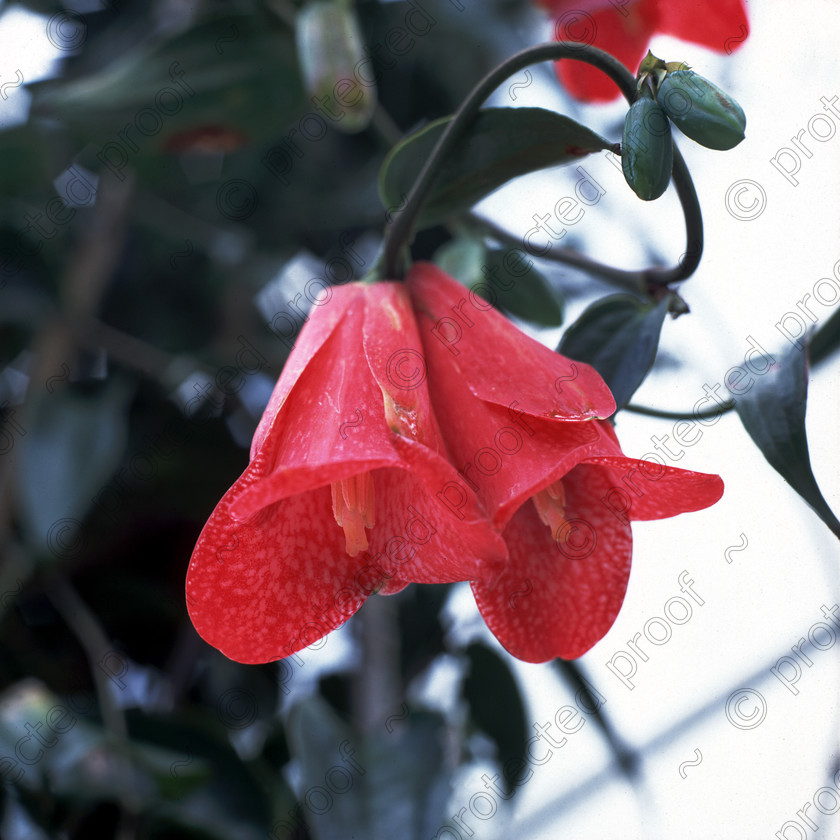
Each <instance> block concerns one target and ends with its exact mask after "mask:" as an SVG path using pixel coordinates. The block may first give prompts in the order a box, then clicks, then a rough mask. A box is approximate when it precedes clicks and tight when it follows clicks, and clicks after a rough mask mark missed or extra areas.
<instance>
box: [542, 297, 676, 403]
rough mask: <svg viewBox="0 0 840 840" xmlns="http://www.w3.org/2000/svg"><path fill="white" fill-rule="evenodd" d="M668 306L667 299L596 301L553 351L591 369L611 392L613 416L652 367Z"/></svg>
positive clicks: (626, 401) (606, 299) (618, 298)
mask: <svg viewBox="0 0 840 840" xmlns="http://www.w3.org/2000/svg"><path fill="white" fill-rule="evenodd" d="M668 303H669V301H668V298H667V297H666V298H663V300H661V301H660V302H659V303H643V302H642V301H640V300H639V299H638V298H636V297H633V296H632V295H609V296H608V297H605V298H601V300H598V301H596V302H595V303H593V304H592V305H591V306H589V307H587V309H586V310H585V311H584V312H583V314H582V315H581V316H580V318H578V319H577V321H575V323H574V324H572V325H571V326H570V327H569V329H568V330H567V331H566V333H565V334H564V335H563V338H562V340H561V342H560V346H559V347H558V348H557V352H558V353H562V354H563V355H564V356H568V357H569V358H571V359H576V360H577V361H579V362H586V363H588V364H590V365H592V367H594V368H595V370H597V371H598V373H600V374H601V376H602V377H603V378H604V381H605V382H606V383H607V385H608V386H609V388H610V390H611V391H612V392H613V396H614V397H615V405H616V411H618V410H620V409H621V408H623V407H624V406H625V405H626V404H627V403H628V402H629V401H630V398H631V397H632V396H633V394H634V393H635V391H636V389H637V388H638V387H639V385H641V384H642V382H643V381H644V378H645V376H647V372H648V371H649V370H650V368H651V366H652V365H653V362H654V359H655V358H656V351H657V348H658V347H659V334H660V331H661V330H662V322H663V321H664V320H665V313H666V312H667V311H668Z"/></svg>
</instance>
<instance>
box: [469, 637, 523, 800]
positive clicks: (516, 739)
mask: <svg viewBox="0 0 840 840" xmlns="http://www.w3.org/2000/svg"><path fill="white" fill-rule="evenodd" d="M467 657H468V658H469V662H470V664H469V671H468V673H467V677H466V679H465V680H464V699H465V700H466V701H467V703H468V704H469V707H470V717H471V719H472V722H473V723H474V724H475V726H477V727H478V728H479V729H480V730H481V731H482V732H484V733H485V734H486V735H487V736H488V737H489V738H491V739H492V740H493V741H494V742H495V744H496V749H497V752H498V756H499V763H500V764H501V765H502V766H503V767H504V765H505V762H507V761H509V760H510V759H516V758H523V757H524V755H525V748H526V746H527V740H528V728H527V724H526V721H525V707H524V705H523V703H522V697H521V696H520V694H519V688H518V686H517V684H516V681H515V680H514V678H513V674H511V672H510V668H509V667H508V665H507V662H506V661H505V660H504V659H502V657H500V656H499V655H498V654H497V653H495V652H494V651H492V650H490V648H488V647H486V646H485V645H482V644H478V643H474V644H471V645H470V646H469V647H468V648H467ZM502 778H503V780H504V784H505V787H506V788H507V790H511V789H512V784H511V782H510V780H509V779H508V778H507V774H506V773H503V774H502Z"/></svg>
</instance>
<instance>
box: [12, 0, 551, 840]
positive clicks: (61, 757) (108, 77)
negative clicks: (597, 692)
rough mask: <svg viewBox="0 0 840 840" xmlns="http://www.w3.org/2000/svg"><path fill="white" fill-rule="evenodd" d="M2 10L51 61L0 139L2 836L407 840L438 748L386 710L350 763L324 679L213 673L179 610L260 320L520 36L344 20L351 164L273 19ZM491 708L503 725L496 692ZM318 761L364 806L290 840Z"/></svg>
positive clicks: (267, 349)
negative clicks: (362, 110)
mask: <svg viewBox="0 0 840 840" xmlns="http://www.w3.org/2000/svg"><path fill="white" fill-rule="evenodd" d="M20 5H22V6H26V7H27V8H29V9H30V10H32V11H33V12H36V13H38V14H40V15H43V16H44V17H43V18H42V23H43V26H44V30H45V37H47V38H49V39H50V41H52V43H53V44H54V45H55V46H56V47H58V55H59V56H60V57H61V61H60V62H59V64H58V65H57V67H56V71H55V74H54V76H53V77H51V78H49V79H46V80H44V81H40V82H37V83H34V84H29V85H27V90H28V91H29V93H30V94H31V96H32V102H31V108H30V112H29V117H28V119H27V120H26V121H25V122H24V123H21V124H17V125H11V126H6V127H4V128H2V129H0V155H2V158H3V161H4V164H3V166H2V168H0V191H2V195H3V201H2V203H0V300H2V306H0V407H2V427H0V428H2V438H0V453H2V454H0V512H1V515H0V555H2V557H3V562H2V565H0V634H2V639H3V644H2V645H1V646H0V690H2V693H1V694H0V776H2V785H0V790H2V793H0V797H1V798H0V803H2V804H0V835H2V836H3V837H4V838H9V840H17V838H39V837H48V838H51V837H62V838H74V839H75V838H88V837H103V838H104V837H120V838H126V837H137V838H170V837H172V838H174V837H195V838H225V840H229V838H244V839H245V840H249V839H250V838H266V837H273V838H280V840H283V838H289V840H292V838H294V840H304V838H308V837H315V838H324V837H332V836H340V837H349V836H351V835H353V834H354V832H355V836H356V837H359V838H361V837H365V838H370V837H377V836H389V837H390V836H397V835H399V836H403V837H417V838H422V837H425V836H427V835H429V834H431V833H434V831H435V828H436V827H437V826H438V825H440V824H441V823H442V821H443V820H444V819H445V817H446V814H445V805H446V798H447V795H448V791H449V779H450V777H451V775H452V773H453V772H454V770H455V769H456V767H457V765H458V763H460V762H462V761H465V760H469V758H470V754H469V749H468V748H463V749H461V750H459V751H456V752H455V753H453V752H452V750H451V748H450V747H447V744H449V745H451V744H452V743H453V737H454V742H455V743H457V742H458V741H463V740H464V737H463V734H462V735H458V734H457V732H458V731H460V728H461V727H462V726H464V722H458V719H457V718H452V719H447V718H446V717H444V716H443V715H442V714H441V713H440V712H435V711H432V710H426V711H424V710H423V708H422V703H421V704H420V705H419V706H418V705H417V704H416V703H412V706H411V713H410V715H408V717H406V718H405V719H403V716H400V719H399V721H398V722H397V723H396V725H394V726H391V725H390V724H389V728H388V730H387V731H386V728H385V727H384V726H382V727H381V732H380V733H378V734H376V735H375V736H370V735H366V736H364V737H363V736H362V735H361V733H359V732H358V731H356V730H355V729H354V723H353V722H352V721H353V699H352V694H353V692H352V678H353V667H354V666H353V665H352V658H351V659H350V660H348V661H347V662H344V663H342V664H340V665H335V666H333V667H332V670H328V671H327V672H326V673H324V674H323V675H321V676H320V677H319V679H317V680H314V681H313V680H311V678H310V677H308V676H306V675H305V673H304V672H300V675H299V674H298V668H297V666H296V665H289V664H288V663H286V664H283V663H281V665H280V666H278V665H274V664H271V665H265V666H242V665H238V664H237V663H233V662H231V661H229V660H227V659H226V658H225V657H223V656H222V655H221V654H219V653H218V652H216V651H215V650H213V649H212V648H210V647H209V646H208V645H206V644H205V643H204V642H203V641H201V640H200V639H199V638H198V637H197V636H196V634H195V631H194V630H193V628H192V625H191V624H190V622H189V619H188V616H187V614H186V610H185V605H184V595H183V581H184V575H185V573H186V568H187V564H188V561H189V557H190V554H191V551H192V548H193V545H194V543H195V540H196V538H197V536H198V533H199V531H200V529H201V527H202V525H203V523H204V521H205V520H206V518H207V516H208V515H209V513H210V512H211V510H212V509H213V506H214V505H215V503H216V502H217V501H218V499H219V498H221V496H222V494H223V493H224V491H225V490H226V489H227V488H228V487H229V486H230V484H231V483H232V482H233V481H234V480H235V479H236V478H237V477H238V475H239V473H240V472H241V471H242V469H243V468H244V467H245V465H246V464H247V459H248V445H249V443H250V437H251V435H252V433H253V430H254V428H255V426H256V423H257V421H258V419H259V416H260V414H261V411H262V408H263V406H264V405H265V402H266V401H267V398H268V394H269V393H270V389H271V387H272V386H273V381H274V379H275V378H276V377H277V375H278V374H279V371H280V370H281V368H282V366H283V363H284V361H285V358H286V356H287V354H288V349H289V347H290V346H291V342H290V341H289V340H279V341H278V333H277V331H276V330H275V331H272V329H271V328H270V326H271V323H272V318H273V315H274V314H275V313H280V312H282V313H285V314H287V315H288V316H289V317H290V318H291V319H293V322H294V323H296V324H297V325H298V326H300V324H301V323H302V320H303V312H301V310H300V309H299V308H295V306H294V305H293V301H294V300H295V295H296V294H298V293H299V291H300V289H301V288H302V284H301V283H300V278H299V277H298V276H297V275H295V273H294V271H292V270H291V269H290V267H291V266H293V265H294V264H296V262H298V263H300V261H301V260H302V261H303V263H302V264H305V265H306V266H308V267H309V268H310V269H312V270H314V273H315V274H318V275H319V276H321V277H327V278H328V279H329V280H331V281H332V282H345V281H346V280H348V279H350V276H349V274H350V272H351V270H352V274H353V276H360V275H362V274H364V273H365V272H366V271H367V270H369V268H370V267H371V261H372V260H373V258H374V256H375V249H376V247H377V236H378V235H379V234H380V233H381V231H382V228H383V225H384V222H385V210H386V208H385V207H383V206H382V205H381V203H380V201H379V197H378V194H377V173H378V172H379V169H380V167H381V165H382V162H383V160H384V158H385V156H386V154H387V153H388V151H389V150H390V149H391V147H392V145H393V144H394V142H396V141H397V140H399V139H400V137H401V136H403V135H405V134H407V133H408V132H409V131H411V130H413V129H415V128H417V127H418V126H421V125H423V124H425V123H427V122H428V121H430V120H433V119H436V118H439V117H442V116H444V115H446V114H449V113H451V112H452V111H453V110H454V109H455V108H456V107H457V105H458V103H459V102H460V100H461V99H462V98H463V96H464V94H465V93H466V92H467V91H468V90H469V88H470V87H472V85H473V84H474V83H475V82H476V81H477V80H478V78H479V77H480V76H481V75H482V74H483V73H484V72H486V71H487V70H488V69H489V68H490V67H491V66H493V64H495V63H496V62H497V61H498V60H499V59H500V58H501V57H502V56H503V55H504V54H507V53H508V52H510V51H511V49H516V48H517V47H519V46H522V45H524V42H522V43H520V42H517V41H516V40H515V39H514V38H513V37H512V35H511V33H512V32H513V31H515V30H516V29H517V28H520V29H521V28H522V20H523V15H526V16H527V15H528V14H533V13H532V12H531V10H529V9H527V8H523V7H522V5H521V4H514V3H503V2H502V3H498V4H496V5H494V6H493V8H492V12H493V13H492V14H488V13H487V11H486V10H485V9H481V10H475V11H472V10H469V11H468V10H463V11H459V8H460V4H453V3H450V2H447V1H446V0H422V2H413V3H408V2H394V3H379V2H359V3H357V4H356V6H355V16H356V19H357V21H358V27H359V29H360V31H361V33H362V36H363V38H364V42H365V44H366V45H367V49H366V50H365V51H363V52H362V56H363V58H364V64H362V65H358V64H357V65H356V69H357V73H356V78H357V80H359V83H360V84H361V83H362V82H364V81H365V80H375V84H372V85H371V86H370V87H371V88H372V91H367V89H366V90H365V91H364V92H365V93H366V94H367V93H370V94H371V96H373V100H372V101H374V102H378V103H379V104H378V106H377V108H376V110H375V111H374V112H373V113H372V115H369V116H370V121H369V123H368V124H367V126H366V127H364V126H363V125H361V124H359V120H358V116H357V117H356V124H355V125H353V126H350V127H351V128H352V129H353V131H352V133H350V132H348V131H346V130H345V129H346V128H347V127H348V126H347V125H343V124H340V119H338V118H336V115H337V114H338V113H339V111H341V110H342V105H341V102H342V97H343V101H344V102H347V103H349V102H350V101H351V100H352V98H353V95H354V93H355V92H354V91H352V90H349V89H348V90H342V91H339V92H338V93H337V94H336V97H335V100H336V101H334V102H333V103H326V104H324V105H323V106H321V107H319V105H318V102H319V101H321V102H323V95H324V94H323V91H324V90H325V88H324V87H323V80H321V88H320V89H319V94H318V95H319V97H320V99H319V100H313V98H312V93H311V92H309V91H306V90H304V87H303V84H304V83H303V75H302V73H301V69H300V61H299V56H298V54H297V48H296V16H297V15H298V12H299V9H300V6H298V5H297V4H295V3H292V2H286V1H285V0H271V2H268V1H267V2H257V0H253V2H251V1H250V0H238V1H237V2H199V3H194V4H189V5H187V4H179V3H177V2H159V3H154V4H146V3H140V2H138V1H137V0H121V1H120V2H111V3H107V4H105V8H103V9H102V10H101V11H98V12H93V11H91V12H88V11H85V12H84V13H80V12H70V11H69V10H67V9H66V7H65V6H64V5H63V4H61V3H51V2H43V0H38V2H35V0H28V2H25V3H21V4H20ZM348 8H350V7H348ZM308 25H309V26H310V27H311V23H310V24H308ZM297 34H299V33H297ZM308 37H310V38H311V32H310V34H309V36H308ZM358 46H359V45H358V44H357V45H356V47H357V48H358ZM441 54H446V55H447V56H448V59H447V62H441V61H440V55H441ZM339 94H340V96H339ZM371 96H368V97H367V99H366V100H365V101H366V102H367V103H368V106H366V107H369V103H370V102H371ZM365 119H367V117H366V118H365ZM449 236H450V234H449V233H447V232H446V231H445V230H444V229H436V230H433V231H431V232H429V233H428V234H425V235H424V236H422V237H419V238H418V240H417V243H416V252H417V255H418V256H424V249H425V256H426V257H431V255H432V253H433V251H434V249H436V248H437V247H438V245H439V244H440V243H441V242H442V241H444V240H445V239H447V238H448V237H449ZM331 261H332V262H331ZM330 266H333V267H334V272H333V273H332V274H330V271H331V268H330ZM348 266H349V268H348ZM342 270H345V273H344V274H339V272H341V271H342ZM306 279H308V276H307V277H305V278H304V280H306ZM537 282H539V281H537ZM284 329H285V327H284ZM282 336H286V333H282ZM448 590H449V587H448V586H440V587H422V588H421V587H410V588H409V589H408V590H406V591H405V592H404V593H402V594H401V595H399V596H397V601H398V604H399V609H398V614H397V620H398V622H399V628H400V645H401V648H400V650H401V661H400V673H401V681H402V682H401V690H402V691H405V690H407V687H408V686H409V684H410V683H412V681H415V680H417V679H422V678H423V676H424V674H426V673H427V672H428V671H429V669H430V668H433V667H434V665H435V663H436V662H437V660H438V657H439V656H440V655H441V654H442V653H444V652H445V651H446V650H447V644H446V642H445V633H444V628H443V626H442V624H441V619H440V618H439V614H440V610H441V607H442V605H443V603H444V601H445V599H446V596H447V593H448ZM467 664H468V663H467V661H465V662H464V663H463V665H464V667H465V668H466V666H467ZM473 664H474V668H473V672H472V675H471V676H470V678H469V679H470V686H471V688H470V692H471V694H470V697H472V696H473V694H475V693H476V692H479V693H483V694H484V696H485V697H486V696H489V695H488V692H489V691H490V690H491V689H492V687H493V684H494V683H495V681H496V680H497V679H498V678H499V675H498V674H497V673H496V671H498V670H499V669H500V668H501V669H502V670H503V671H505V672H506V667H505V666H504V665H500V664H498V663H497V664H496V667H495V670H494V669H487V668H486V667H482V666H480V664H479V665H475V663H473ZM292 669H293V670H292ZM476 669H477V670H476ZM465 673H466V671H465ZM507 679H508V680H509V679H510V678H509V677H508V678H507ZM312 692H319V693H321V694H322V695H323V697H324V698H326V699H325V700H323V701H320V704H319V703H318V702H317V701H315V700H313V699H312V697H311V696H310V695H311V694H312ZM287 695H290V696H287ZM476 696H477V695H476ZM307 697H308V699H307ZM473 700H475V698H473ZM293 701H294V704H295V705H293V706H292V707H291V711H290V709H289V708H288V707H289V704H290V703H292V702H293ZM327 702H329V704H331V705H327ZM484 706H485V710H484V711H482V709H481V708H479V707H477V711H476V715H477V718H476V724H475V725H476V726H477V727H478V728H482V727H484V728H487V727H488V726H489V725H490V724H489V723H488V721H487V711H486V703H485V704H484ZM508 706H510V708H508ZM330 708H332V709H333V711H330ZM467 708H470V703H469V702H468V703H467ZM495 708H496V711H497V714H499V715H501V716H502V718H504V717H505V716H507V717H510V716H511V715H516V716H518V717H519V718H520V719H521V718H522V709H521V701H520V700H519V697H518V694H517V693H516V691H515V689H514V688H513V687H512V684H511V685H510V686H509V687H508V689H507V693H506V695H505V697H503V698H499V702H498V704H497V706H496V707H495ZM396 711H398V710H395V712H396ZM307 716H308V717H307ZM306 721H308V723H307V722H306ZM467 725H469V724H467ZM523 725H524V722H523ZM492 729H493V727H491V730H492ZM392 730H393V731H392ZM33 733H34V734H33ZM489 734H490V735H491V736H492V737H499V727H498V726H496V727H495V731H491V732H490V733H489ZM22 739H23V740H22ZM345 739H347V740H349V741H351V742H352V743H353V744H354V745H358V752H357V753H356V754H355V756H354V758H355V760H356V761H358V762H359V766H361V767H364V768H367V775H366V776H361V775H358V776H357V780H358V783H359V787H358V788H356V789H354V791H353V793H352V795H348V796H345V797H343V798H342V796H341V795H340V794H338V793H334V794H332V795H333V796H334V798H335V803H336V804H335V807H334V808H332V809H331V810H330V811H329V813H326V814H325V815H323V816H320V817H318V816H317V815H315V814H314V813H313V811H312V810H311V809H308V808H307V807H306V801H305V800H304V803H303V807H302V806H301V803H300V802H299V801H298V798H299V796H305V794H306V792H307V790H308V789H309V787H310V786H311V785H320V786H321V787H322V788H323V787H324V785H325V782H324V774H325V772H330V768H331V767H332V766H333V765H334V764H338V763H339V759H340V758H341V757H342V756H341V755H338V754H337V757H336V756H333V752H335V751H337V750H339V749H340V746H341V743H342V742H343V740H345ZM499 749H500V753H501V754H502V755H504V756H506V755H507V754H508V753H509V752H510V750H511V749H513V746H512V745H511V744H505V743H500V744H499ZM325 762H326V763H325ZM341 766H346V767H347V768H348V769H349V770H351V771H352V769H353V768H352V764H344V765H341ZM362 782H363V783H364V784H362ZM330 783H331V784H334V785H336V786H340V785H341V783H342V778H339V775H338V774H337V772H333V776H332V777H330ZM292 784H293V785H294V787H293V786H292ZM335 789H336V790H338V789H339V788H338V787H336V788H335ZM295 790H296V791H297V793H298V795H297V796H296V794H295V792H294V791H295ZM331 790H332V788H331ZM397 801H398V802H401V803H403V804H402V805H401V809H402V810H400V811H399V812H395V811H394V810H393V807H392V804H393V803H394V802H397ZM316 810H317V808H316ZM290 813H291V814H292V818H290V817H289V815H290ZM389 814H390V815H389ZM395 820H400V822H399V825H400V830H396V829H395V828H394V826H395V825H396V823H395Z"/></svg>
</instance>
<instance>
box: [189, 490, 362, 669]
mask: <svg viewBox="0 0 840 840" xmlns="http://www.w3.org/2000/svg"><path fill="white" fill-rule="evenodd" d="M243 478H244V476H243ZM238 492H239V486H238V482H237V484H235V485H234V486H233V487H232V488H231V490H229V491H228V493H227V495H225V497H224V498H223V499H222V500H221V502H219V504H218V506H217V507H216V510H215V511H214V512H213V515H212V516H211V517H210V520H209V521H208V522H207V524H206V525H205V526H204V530H203V531H202V532H201V536H200V537H199V539H198V543H197V545H196V547H195V551H194V552H193V556H192V560H191V562H190V568H189V571H188V573H187V587H186V591H187V604H188V609H189V613H190V618H191V619H192V622H193V625H194V626H195V629H196V630H197V631H198V634H199V635H200V636H201V637H202V638H203V639H204V640H205V641H207V642H208V643H209V644H211V645H213V647H216V648H218V649H219V650H220V651H221V652H222V653H223V654H225V656H227V657H229V658H230V659H234V660H236V661H237V662H245V663H252V664H253V663H258V662H271V661H273V660H275V659H281V658H283V657H285V656H289V655H291V654H293V653H295V652H296V651H298V650H300V649H301V648H304V647H306V646H307V645H309V644H313V643H314V642H316V641H318V639H320V638H321V637H323V636H324V635H326V634H327V633H328V632H330V631H331V630H334V629H335V628H336V627H339V626H340V625H341V624H343V623H344V622H345V621H346V620H347V619H348V618H349V617H350V616H351V615H353V613H355V612H356V611H357V610H358V609H359V607H360V606H361V605H362V603H363V602H364V601H365V598H366V597H367V592H366V591H365V590H364V588H363V587H361V586H359V585H358V584H357V583H354V576H355V575H357V574H358V573H359V572H360V571H361V570H362V569H363V568H364V565H365V558H364V557H357V558H350V557H348V556H347V554H346V553H345V551H344V533H343V531H342V530H341V528H339V527H338V526H337V525H336V523H335V520H334V519H333V516H332V513H331V509H330V506H331V499H330V490H329V487H324V488H321V489H320V490H318V491H316V492H314V493H304V494H299V495H296V496H292V497H291V498H288V499H284V500H283V501H282V502H279V503H277V504H275V505H270V506H269V507H266V508H264V509H263V510H262V511H260V512H259V513H257V514H256V515H255V516H253V517H252V518H251V519H249V520H248V521H247V522H237V521H235V520H234V519H233V518H232V517H231V516H230V515H229V513H228V508H229V506H230V502H231V499H233V498H235V497H236V494H237V493H238Z"/></svg>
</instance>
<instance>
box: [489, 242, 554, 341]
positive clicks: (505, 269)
mask: <svg viewBox="0 0 840 840" xmlns="http://www.w3.org/2000/svg"><path fill="white" fill-rule="evenodd" d="M484 267H485V268H486V270H487V273H488V274H489V275H490V281H491V282H490V283H489V284H488V283H487V281H486V280H485V283H484V286H483V288H479V289H478V292H479V294H481V296H482V297H485V298H487V299H488V300H490V301H491V302H492V303H494V304H496V305H498V306H499V307H501V308H502V309H504V310H505V311H506V312H509V313H510V314H511V315H515V316H516V317H517V318H521V319H522V320H523V321H528V322H530V323H532V324H538V325H539V326H541V327H559V326H560V324H562V323H563V299H562V298H561V297H560V295H559V293H557V292H556V291H555V290H554V289H552V288H551V285H550V284H549V282H548V280H546V279H545V277H543V275H542V274H540V272H539V271H537V270H536V269H535V268H534V263H533V260H530V259H528V258H527V256H526V255H525V254H524V253H523V252H522V251H518V250H516V249H515V248H511V249H509V250H505V249H501V248H493V249H491V250H489V251H488V252H487V257H486V259H485V262H484ZM491 292H495V294H496V297H495V298H494V297H493V295H492V294H491Z"/></svg>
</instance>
